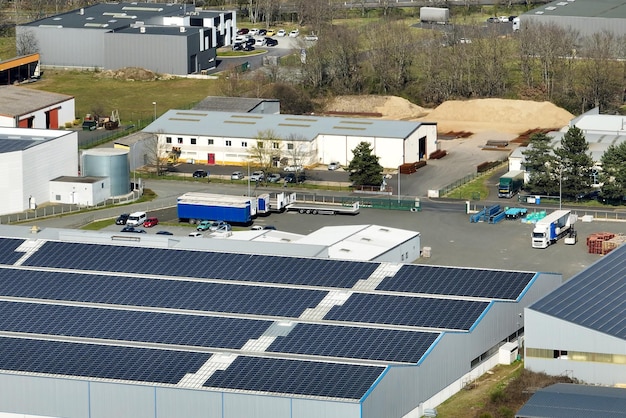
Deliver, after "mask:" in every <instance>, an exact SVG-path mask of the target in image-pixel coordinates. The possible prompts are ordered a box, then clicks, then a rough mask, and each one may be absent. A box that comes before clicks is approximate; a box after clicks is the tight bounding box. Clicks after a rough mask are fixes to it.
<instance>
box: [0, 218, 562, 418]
mask: <svg viewBox="0 0 626 418" xmlns="http://www.w3.org/2000/svg"><path fill="white" fill-rule="evenodd" d="M131 235H132V236H131ZM208 241H212V240H208V239H207V240H204V239H203V240H199V239H194V238H188V237H178V236H177V237H168V236H159V235H155V234H119V233H101V232H94V231H78V230H58V229H57V230H55V229H49V228H44V229H42V230H39V231H37V230H36V229H32V228H30V227H21V226H0V248H2V251H1V252H0V267H1V268H0V282H2V286H0V292H1V293H2V298H1V299H2V300H1V301H0V309H2V312H3V315H1V316H0V370H1V372H0V412H10V413H13V414H20V415H39V416H51V417H52V416H54V417H67V418H73V417H80V418H83V417H86V416H90V417H94V418H97V417H116V418H126V417H129V418H130V417H132V418H142V417H146V418H147V417H159V418H168V417H176V418H178V417H181V416H184V417H187V418H194V417H203V418H240V417H251V418H264V417H267V418H309V417H310V418H313V417H315V418H318V417H322V416H323V417H327V418H380V417H385V418H394V417H404V416H408V417H420V416H422V415H423V414H424V413H425V412H426V411H428V410H429V409H432V408H434V407H435V406H436V405H438V404H439V403H441V402H442V401H444V400H445V399H447V398H448V397H449V396H451V395H452V394H454V393H456V392H458V391H459V390H461V389H462V388H463V387H464V386H465V385H466V384H467V383H468V382H471V381H472V380H473V379H475V378H477V377H478V376H480V375H481V374H483V373H485V372H486V371H487V370H489V369H490V368H492V367H493V366H494V365H495V364H497V363H498V362H499V361H500V360H501V358H502V357H505V359H504V360H505V362H508V361H510V360H511V358H510V356H502V355H501V354H500V350H501V348H506V350H505V351H506V352H507V353H510V352H513V351H514V350H513V351H511V348H510V345H511V344H507V343H509V342H513V343H516V342H517V341H518V337H519V336H520V334H521V332H523V328H524V317H523V312H524V308H525V307H527V306H529V305H531V304H533V303H535V302H536V301H537V300H539V299H541V298H542V297H543V296H544V295H546V294H548V293H550V292H551V291H553V290H554V289H556V288H557V287H558V286H559V285H560V284H561V275H559V274H554V273H538V272H524V271H506V270H482V269H472V268H458V267H440V266H427V265H415V264H402V263H389V262H364V261H345V260H329V259H320V258H309V257H301V256H298V257H293V256H270V255H258V254H256V253H255V252H249V253H246V252H242V251H237V250H235V251H226V250H221V251H209V250H207V249H202V248H201V247H202V246H203V245H205V243H206V242H208ZM215 241H217V242H218V243H224V244H227V246H232V245H236V244H237V242H235V241H231V240H215ZM276 245H279V244H278V243H277V244H276ZM290 246H291V247H293V245H290V244H288V243H286V244H285V249H286V251H287V252H288V251H289V250H288V248H289V247H290ZM312 247H314V246H311V248H312ZM192 248H193V249H192ZM305 248H306V246H305ZM138 260H140V261H138ZM513 345H515V344H513ZM25 394H27V395H25Z"/></svg>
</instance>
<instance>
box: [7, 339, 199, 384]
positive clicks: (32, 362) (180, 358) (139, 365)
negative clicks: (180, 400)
mask: <svg viewBox="0 0 626 418" xmlns="http://www.w3.org/2000/svg"><path fill="white" fill-rule="evenodd" d="M210 357H211V354H206V353H192V352H185V351H175V350H155V349H149V348H133V347H121V346H110V345H95V344H80V343H71V342H59V341H46V340H33V339H26V338H8V337H0V369H1V370H16V371H20V372H31V373H46V374H60V375H68V376H81V377H91V378H100V379H119V380H131V381H137V382H156V383H166V384H176V383H177V382H178V381H180V379H181V378H182V377H183V376H184V375H185V374H186V373H195V372H196V371H197V370H198V369H199V368H200V366H201V365H202V364H204V362H206V361H207V360H208V359H209V358H210Z"/></svg>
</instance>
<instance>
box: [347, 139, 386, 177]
mask: <svg viewBox="0 0 626 418" xmlns="http://www.w3.org/2000/svg"><path fill="white" fill-rule="evenodd" d="M352 155H353V157H352V161H350V165H348V170H350V181H351V182H352V183H353V184H354V185H355V186H366V185H368V186H379V185H380V184H381V183H382V181H383V174H382V173H383V167H382V166H381V165H380V164H379V163H378V160H379V157H377V156H376V155H374V154H372V148H371V147H370V144H369V143H367V142H361V143H360V144H359V145H357V146H356V148H355V149H353V150H352Z"/></svg>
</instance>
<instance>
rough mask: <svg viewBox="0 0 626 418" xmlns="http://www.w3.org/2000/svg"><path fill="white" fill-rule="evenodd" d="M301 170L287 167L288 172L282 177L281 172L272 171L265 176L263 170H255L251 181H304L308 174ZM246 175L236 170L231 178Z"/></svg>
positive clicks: (240, 177) (242, 177) (251, 175)
mask: <svg viewBox="0 0 626 418" xmlns="http://www.w3.org/2000/svg"><path fill="white" fill-rule="evenodd" d="M301 170H302V168H300V170H295V169H294V170H291V169H289V170H288V169H287V168H285V171H287V172H288V173H287V174H286V175H285V177H282V176H281V175H280V173H270V174H268V175H267V176H265V172H263V171H253V172H252V173H251V174H250V181H252V182H263V181H267V182H268V183H278V182H279V181H281V180H283V181H284V182H285V183H303V182H304V181H305V180H306V175H305V173H304V171H301ZM245 177H246V176H245V175H244V174H243V173H242V172H241V171H235V172H233V173H232V174H231V175H230V179H231V180H243V179H244V178H245Z"/></svg>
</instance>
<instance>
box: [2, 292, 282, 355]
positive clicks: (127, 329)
mask: <svg viewBox="0 0 626 418" xmlns="http://www.w3.org/2000/svg"><path fill="white" fill-rule="evenodd" d="M0 312H2V315H0V330H2V331H8V332H21V333H29V334H44V335H60V336H71V337H83V338H101V339H110V340H117V341H138V342H149V343H160V344H176V345H189V346H197V347H207V348H232V349H238V348H241V347H242V346H243V345H244V344H245V343H246V342H248V340H250V339H252V338H258V337H259V336H261V334H263V332H265V330H267V328H268V327H269V326H270V325H271V322H269V321H257V320H251V319H237V318H220V317H211V316H195V315H180V314H166V313H155V312H138V311H127V310H115V309H101V308H85V307H76V306H65V305H49V304H37V303H26V302H3V301H0Z"/></svg>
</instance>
